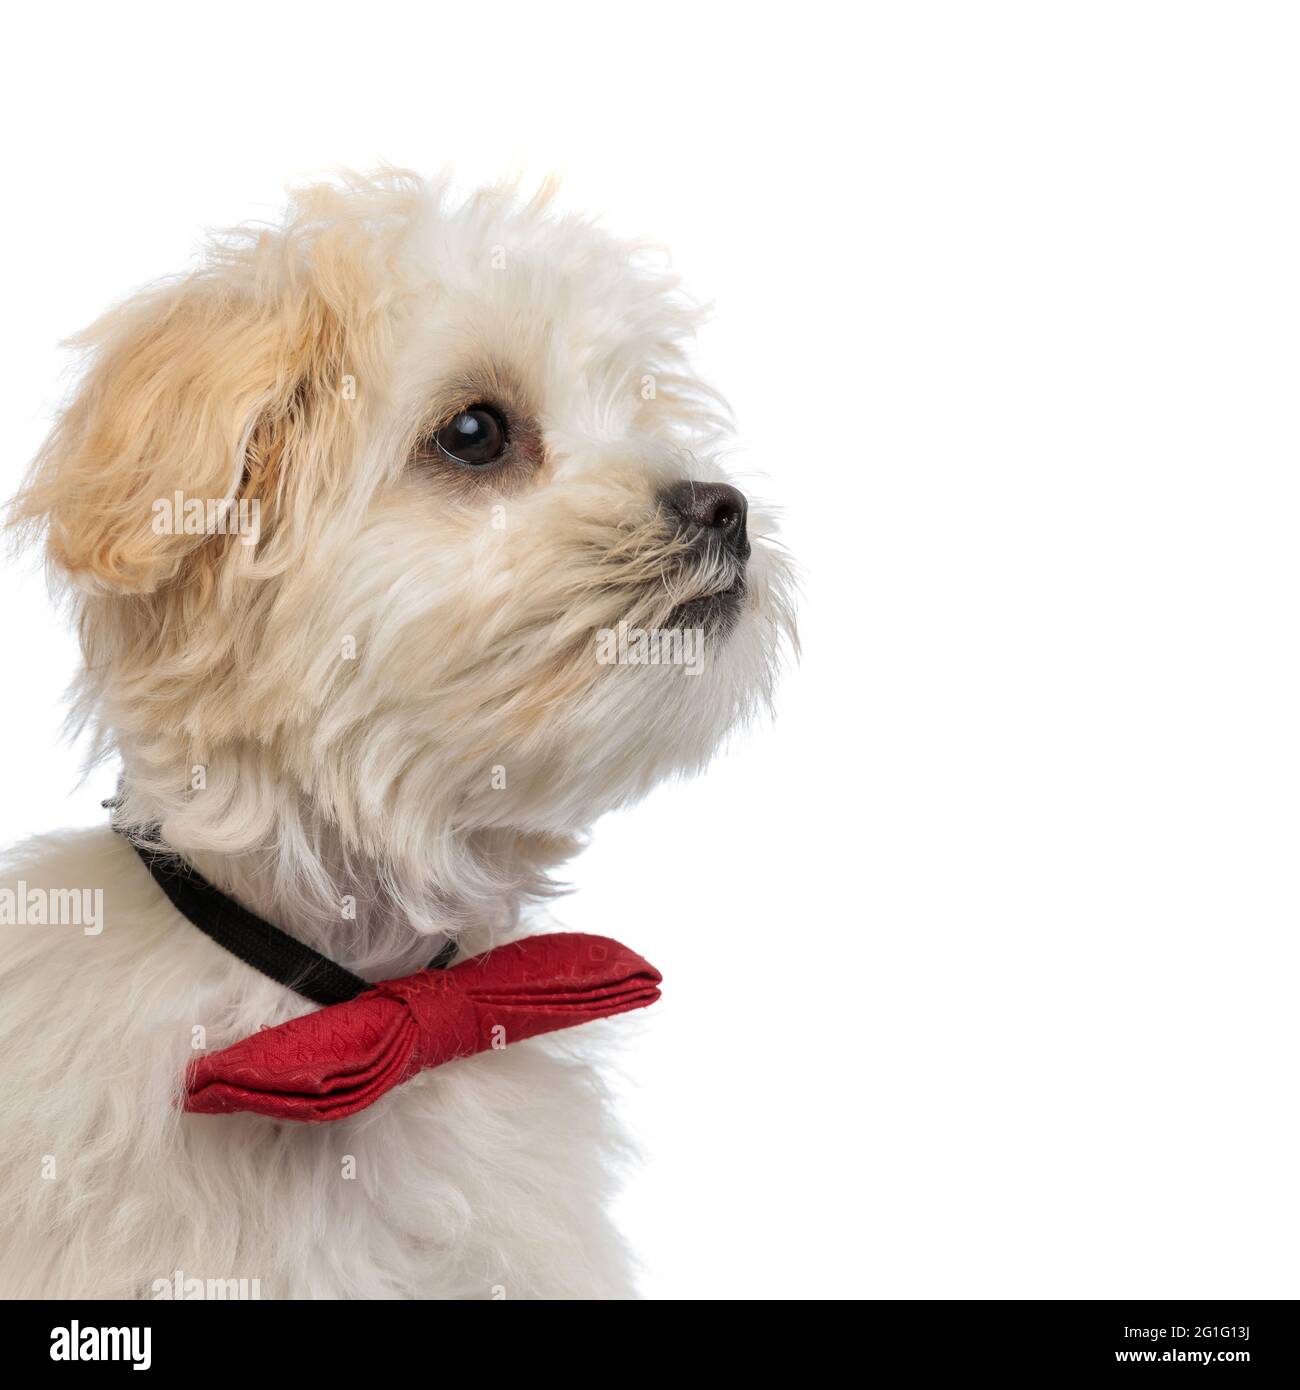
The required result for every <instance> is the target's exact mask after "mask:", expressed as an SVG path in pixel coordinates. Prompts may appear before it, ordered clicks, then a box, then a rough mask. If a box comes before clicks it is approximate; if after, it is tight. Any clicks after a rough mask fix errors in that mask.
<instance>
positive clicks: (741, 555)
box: [659, 482, 749, 560]
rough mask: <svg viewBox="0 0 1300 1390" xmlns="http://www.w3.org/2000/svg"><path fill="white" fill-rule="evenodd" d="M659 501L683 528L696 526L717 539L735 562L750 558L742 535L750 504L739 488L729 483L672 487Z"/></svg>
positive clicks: (743, 534) (660, 495)
mask: <svg viewBox="0 0 1300 1390" xmlns="http://www.w3.org/2000/svg"><path fill="white" fill-rule="evenodd" d="M659 500H660V501H661V502H662V503H663V505H664V506H665V507H666V508H667V510H668V511H669V512H670V513H671V514H672V515H673V516H675V517H676V518H677V519H678V520H679V521H680V522H681V523H682V525H683V526H685V527H694V526H698V527H700V528H702V529H703V530H704V531H706V532H707V533H709V534H711V535H715V536H717V538H718V540H719V541H721V543H722V545H723V547H724V548H725V549H727V550H729V551H730V552H731V554H733V555H734V556H735V557H736V559H738V560H746V559H748V558H749V536H748V535H747V534H746V532H745V517H746V515H747V513H748V511H749V503H748V502H747V501H746V500H745V494H744V493H743V492H741V490H740V489H739V488H738V487H732V486H731V485H730V484H729V483H692V482H683V483H674V484H673V485H672V487H668V488H665V489H664V490H663V492H661V493H660V494H659Z"/></svg>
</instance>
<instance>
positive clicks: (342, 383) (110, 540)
mask: <svg viewBox="0 0 1300 1390" xmlns="http://www.w3.org/2000/svg"><path fill="white" fill-rule="evenodd" d="M316 233H317V234H316V235H313V236H312V238H311V239H310V241H307V240H306V239H304V238H299V239H298V241H297V242H295V241H294V240H293V239H291V238H290V237H289V236H288V234H287V233H286V234H269V233H259V234H249V236H248V238H247V239H246V242H245V243H244V245H243V246H242V247H241V248H240V249H239V250H238V251H236V250H232V249H231V246H230V244H227V245H226V246H225V247H224V248H222V249H221V250H219V252H218V253H217V254H216V255H215V256H214V257H213V258H212V261H210V263H209V265H208V266H207V267H205V269H203V270H202V271H199V272H197V273H195V274H194V275H191V276H189V277H186V278H185V279H182V280H179V281H172V282H169V283H164V284H163V285H161V286H159V287H157V288H154V289H152V290H148V291H145V292H144V293H142V294H140V295H138V296H137V297H136V298H134V299H132V300H130V301H128V302H127V303H126V304H125V305H124V306H121V307H119V308H117V309H115V310H113V311H111V312H110V313H108V314H106V315H105V316H104V317H103V318H101V319H100V320H99V322H97V323H96V324H94V325H92V327H91V328H89V329H88V330H86V332H85V333H83V334H81V335H79V337H78V338H76V339H74V340H73V344H72V345H73V346H76V347H79V348H81V349H82V350H83V351H84V352H85V353H86V356H87V363H86V369H85V371H84V373H83V375H82V377H81V380H80V383H79V386H78V389H77V392H76V394H75V396H74V397H73V399H72V401H71V403H70V404H69V405H68V406H67V408H66V409H65V411H64V412H63V414H62V416H61V418H60V419H59V421H58V423H57V424H56V426H55V428H54V430H53V431H52V433H51V434H50V436H49V438H48V439H47V441H46V443H45V445H44V446H43V448H42V449H41V451H40V453H39V455H38V456H37V458H36V461H35V463H34V465H33V469H32V473H31V475H30V478H29V481H28V484H27V486H26V488H25V489H24V491H23V492H22V493H21V494H20V496H19V498H18V499H17V502H16V506H15V516H14V520H15V521H16V522H17V523H18V524H19V525H20V526H21V525H24V524H27V525H29V526H40V525H42V524H43V525H44V526H45V527H46V528H47V533H48V550H49V556H50V558H51V560H52V561H53V562H54V563H55V564H56V565H57V566H59V567H60V568H61V569H63V570H64V571H65V572H66V573H67V574H68V575H69V576H70V577H71V578H72V579H73V580H74V581H75V582H76V583H78V584H79V585H80V586H82V587H83V588H89V589H97V590H101V591H104V590H107V591H116V592H120V593H135V594H146V593H151V592H153V591H155V590H157V589H159V588H161V587H164V586H166V585H168V584H170V583H172V582H174V581H176V580H177V578H178V576H179V577H180V578H181V580H182V581H183V582H184V581H187V580H189V579H190V578H194V579H196V581H197V582H202V580H203V579H204V578H205V577H206V578H207V579H208V580H210V579H211V578H212V577H213V570H214V569H215V568H216V567H219V566H220V565H222V564H223V563H224V562H225V561H226V560H227V559H229V558H231V557H234V556H236V555H238V554H239V552H240V550H241V549H242V551H243V554H242V556H241V557H240V559H239V560H238V561H236V560H233V559H232V560H231V562H232V563H247V562H248V560H249V559H250V558H251V556H252V554H253V548H252V547H251V546H245V547H242V548H241V547H239V546H238V545H237V542H238V540H239V539H240V538H239V537H237V536H234V535H231V534H229V532H230V530H231V529H237V528H230V527H227V526H224V525H223V526H222V527H220V528H217V529H218V530H219V533H218V534H213V533H212V531H211V530H210V529H206V530H199V529H198V528H193V529H191V530H189V531H188V532H187V529H186V526H185V525H183V524H178V521H177V519H176V517H175V515H174V502H175V499H176V497H177V494H181V496H182V499H183V501H184V502H185V503H189V504H192V503H193V502H194V501H197V502H198V503H199V504H200V505H201V506H202V508H203V509H204V510H205V511H207V514H208V515H213V514H214V513H213V512H212V511H208V509H209V508H213V507H221V508H225V509H226V510H225V515H226V516H231V515H235V516H248V515H256V516H257V519H258V528H259V529H260V532H261V537H262V540H261V543H262V544H263V545H265V544H266V540H267V536H268V532H269V533H270V534H272V535H273V534H274V528H275V525H276V515H277V508H278V507H280V506H281V505H282V504H283V503H284V502H285V498H286V493H287V492H292V493H295V494H296V495H297V497H298V499H299V500H301V499H302V498H304V497H306V496H308V495H309V494H310V491H311V488H312V483H311V480H310V478H309V477H302V476H299V477H298V478H297V479H296V480H294V479H292V478H291V477H290V476H289V475H290V473H291V471H292V472H294V473H297V474H299V475H301V474H304V473H308V474H309V473H310V471H311V470H313V469H324V470H325V476H326V477H328V478H331V479H333V480H334V481H335V482H337V478H338V462H339V450H340V449H341V448H342V447H343V446H344V445H345V443H346V440H347V438H348V437H349V436H350V433H351V430H352V428H353V427H354V425H355V420H354V418H353V417H354V411H353V410H352V408H351V404H352V403H351V402H350V401H349V399H348V393H347V383H348V382H350V381H354V380H355V377H352V376H349V371H352V372H355V371H356V370H357V365H356V363H357V359H358V357H359V358H361V359H363V360H364V359H366V358H367V354H368V353H370V352H371V351H372V349H371V348H370V347H367V346H366V345H365V344H364V343H360V342H359V340H360V338H361V337H362V335H361V333H360V332H359V331H358V328H359V325H358V316H359V315H360V316H364V314H365V312H366V308H365V306H364V305H362V304H360V303H359V302H358V296H357V295H356V294H355V293H354V291H355V289H356V288H357V285H358V274H357V270H358V266H357V259H358V257H357V255H356V247H355V246H350V245H349V242H348V240H347V238H345V237H342V236H339V235H333V236H331V235H327V234H324V233H320V232H319V223H318V224H317V226H316ZM372 318H373V315H372ZM349 354H352V357H353V365H352V367H351V368H349ZM367 365H371V366H372V365H373V358H371V359H370V361H369V362H368V363H367ZM375 375H376V374H375V373H374V372H372V375H371V379H372V380H374V379H375ZM253 502H255V503H256V504H257V506H256V509H253V508H241V507H240V504H241V503H253ZM169 508H171V509H173V510H172V511H171V512H169V511H168V509H169ZM235 508H239V510H233V509H235ZM160 518H163V519H164V521H167V522H168V524H164V525H159V519H160Z"/></svg>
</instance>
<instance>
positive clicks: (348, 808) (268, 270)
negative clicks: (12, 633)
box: [18, 174, 790, 892]
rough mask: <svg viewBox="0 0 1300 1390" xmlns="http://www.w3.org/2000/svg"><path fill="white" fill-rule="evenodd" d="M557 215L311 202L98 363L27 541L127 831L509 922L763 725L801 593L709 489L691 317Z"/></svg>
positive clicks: (95, 338)
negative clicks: (533, 888) (69, 630)
mask: <svg viewBox="0 0 1300 1390" xmlns="http://www.w3.org/2000/svg"><path fill="white" fill-rule="evenodd" d="M548 204H549V195H548V194H547V193H545V192H544V193H543V194H542V195H541V196H539V197H537V198H534V199H532V200H531V201H520V200H519V199H518V198H517V197H516V196H515V194H514V193H513V192H512V191H511V190H509V189H502V190H496V191H491V192H486V193H482V194H479V195H477V196H475V197H472V198H470V199H469V200H468V201H465V202H462V203H459V204H453V203H452V202H451V201H450V200H449V198H448V196H447V195H446V193H445V191H444V190H442V189H441V188H434V187H429V186H427V185H425V184H423V183H422V182H421V181H419V180H417V179H415V178H413V177H411V176H407V175H400V174H386V175H383V176H380V177H377V178H373V179H360V178H358V179H351V180H344V181H342V182H340V183H338V184H333V185H328V186H319V187H313V188H309V189H306V190H304V191H303V192H301V193H300V194H299V195H297V197H296V198H295V200H294V202H293V203H292V204H291V206H290V209H289V211H288V214H287V216H286V219H285V221H284V223H283V224H282V225H280V226H277V227H272V228H253V229H241V230H239V231H237V232H234V233H231V234H229V235H227V236H224V237H222V238H220V239H218V240H216V241H215V242H214V243H213V244H212V245H211V246H210V248H209V249H208V251H207V253H206V255H205V258H204V260H203V263H202V265H201V266H200V268H199V269H198V270H196V271H195V272H193V273H192V274H189V275H187V276H185V277H183V278H179V279H175V280H171V281H167V282H164V283H162V284H160V285H158V286H156V287H154V288H152V289H149V290H147V291H145V292H143V293H142V294H140V295H138V296H137V297H135V298H133V299H131V300H129V301H128V302H126V303H125V304H124V305H122V306H120V307H119V308H116V309H114V310H113V311H112V312H110V313H109V314H107V315H106V316H105V317H104V318H102V319H101V320H100V321H99V322H98V323H97V324H95V325H94V326H93V327H92V328H91V329H90V330H88V331H87V333H86V334H85V335H83V338H82V340H81V344H82V346H83V348H84V349H85V351H86V353H87V363H86V369H85V372H84V374H83V376H82V378H81V380H80V385H79V388H78V390H77V392H76V394H75V396H74V398H73V399H72V400H71V402H70V404H69V405H68V407H67V408H66V410H65V411H64V413H63V414H62V416H61V418H60V419H59V421H58V423H57V425H56V427H55V429H54V431H53V433H52V435H51V436H50V438H49V440H48V441H47V443H46V445H45V447H44V449H43V451H42V453H41V455H40V457H39V458H38V459H37V462H36V465H35V468H34V471H33V474H32V477H31V480H30V483H29V485H28V487H27V489H26V491H25V493H24V494H23V496H22V497H21V498H20V501H19V508H18V511H19V516H20V518H21V519H23V520H26V521H27V522H29V523H33V524H39V525H44V526H45V527H46V528H47V530H48V548H49V554H50V557H51V559H52V561H53V563H54V564H55V566H56V567H57V569H58V570H59V571H60V572H61V573H62V574H63V575H65V576H66V577H67V578H68V580H69V581H70V585H69V592H70V594H71V595H72V599H73V602H74V604H75V606H76V608H77V610H78V615H79V623H80V630H81V637H82V642H83V646H84V649H85V655H86V674H85V677H84V680H83V687H82V692H81V700H82V708H83V711H85V712H86V713H88V715H89V716H90V717H91V718H92V719H93V720H94V721H95V722H96V723H97V725H98V726H99V728H100V731H101V736H102V738H103V739H104V741H105V742H106V743H107V744H108V745H110V746H111V747H113V748H114V749H116V751H118V752H119V753H120V755H121V756H122V759H123V762H124V770H125V778H124V785H125V791H126V803H125V807H124V813H125V815H126V817H127V819H128V820H131V821H133V822H134V823H137V824H143V823H146V822H159V823H161V824H162V827H163V832H164V835H165V837H166V838H168V839H169V840H170V841H171V842H172V843H177V844H181V845H186V846H190V847H193V848H198V849H226V850H234V849H241V848H248V847H251V846H254V845H256V844H258V843H271V842H273V841H277V840H278V842H279V843H281V844H282V845H283V844H284V843H286V842H290V841H293V840H294V838H295V837H296V838H297V840H298V841H299V842H300V848H302V850H303V852H304V854H305V853H306V852H307V850H308V848H309V847H310V843H311V841H312V840H313V837H314V836H318V835H319V834H320V828H319V827H320V826H321V825H327V826H328V827H330V829H331V833H334V834H336V835H337V838H338V842H339V843H340V844H342V845H343V846H344V847H345V848H346V849H347V851H348V852H349V853H351V852H356V853H362V854H365V855H366V856H367V857H368V858H370V859H371V860H373V861H375V862H377V863H379V864H382V865H383V866H385V872H386V873H390V874H392V875H394V876H397V877H402V876H405V877H406V878H408V879H410V878H412V877H414V878H416V879H419V878H423V879H424V880H426V881H427V882H431V883H434V882H436V883H441V884H444V885H446V884H449V883H454V884H456V885H457V886H458V890H459V891H464V892H472V891H475V886H476V885H477V887H478V888H480V889H484V890H486V888H488V887H489V886H490V885H491V884H492V883H493V882H496V881H498V880H499V878H500V874H501V871H502V866H503V865H504V864H507V863H508V862H510V860H511V857H512V854H513V856H514V858H516V859H520V858H522V859H527V858H528V857H529V854H530V853H531V854H532V856H533V857H534V858H538V859H541V858H545V857H546V853H547V851H546V850H545V848H544V847H545V846H548V845H550V846H552V847H554V846H558V845H560V844H562V843H563V842H564V841H565V838H566V837H567V836H569V835H571V834H572V833H573V832H575V831H577V830H579V829H581V828H582V827H584V826H586V825H587V824H589V823H590V822H591V820H592V819H593V818H595V817H596V816H598V815H599V814H600V813H602V812H603V811H605V810H607V809H609V808H611V807H613V806H616V805H619V804H620V803H623V802H626V801H628V800H630V799H632V798H634V797H636V796H637V795H639V794H640V793H642V792H643V791H644V790H645V789H647V788H648V787H649V786H650V785H651V784H652V783H654V782H655V781H656V780H658V779H659V778H662V777H664V776H665V775H668V774H671V773H674V772H678V771H686V770H692V769H695V768H698V767H699V766H700V765H701V764H702V763H703V762H704V761H705V760H706V759H707V758H708V757H709V755H710V754H711V752H712V751H713V750H714V749H715V748H716V746H717V745H718V743H719V741H720V740H721V739H722V737H723V736H724V734H725V733H726V732H727V731H728V730H729V729H730V728H732V727H733V726H734V725H735V724H737V722H739V721H742V720H743V719H744V718H745V717H746V716H747V715H748V714H749V713H751V712H752V711H753V710H754V709H755V708H756V707H759V706H761V705H762V704H763V702H764V701H765V699H766V698H767V697H768V695H769V692H770V689H771V683H772V680H773V673H774V669H775V665H776V662H777V659H778V651H779V648H780V646H781V643H782V638H783V634H786V633H787V632H788V631H789V626H790V624H789V610H788V606H787V571H786V566H785V563H784V561H783V559H782V556H781V553H780V551H779V549H778V548H776V547H775V545H774V544H773V542H772V540H771V533H772V529H773V524H772V519H771V518H770V516H768V515H767V514H766V513H765V512H764V511H763V510H762V509H761V508H760V507H759V506H758V505H757V504H756V503H755V502H754V501H753V500H752V499H747V498H746V497H745V496H744V495H743V494H741V493H740V492H739V491H738V490H737V489H736V488H734V487H733V486H731V485H730V484H729V483H728V482H727V480H726V478H725V476H724V474H723V472H722V470H721V468H720V466H719V464H718V462H717V456H718V451H719V448H720V446H721V443H722V440H723V439H724V437H725V431H726V410H725V407H724V406H723V404H722V402H721V400H720V399H719V397H718V396H717V395H715V393H714V392H713V391H712V390H710V389H709V388H708V387H707V386H705V385H704V384H703V383H702V382H700V381H699V380H697V379H696V377H695V376H694V375H693V373H692V371H691V369H690V366H689V364H688V361H687V358H686V355H685V345H686V343H687V341H688V339H689V337H690V335H691V333H692V331H693V329H694V327H695V324H696V321H697V318H698V312H697V311H696V310H695V309H694V308H693V307H692V306H691V305H690V304H689V303H688V302H687V301H686V300H685V299H684V298H683V297H682V296H681V294H680V292H679V290H678V289H677V286H676V284H675V282H674V280H673V278H672V277H671V276H670V275H669V274H668V273H667V271H666V270H665V269H664V268H663V267H662V265H660V264H659V263H658V261H657V260H656V258H655V257H654V255H653V254H652V253H650V252H648V251H646V250H643V249H641V248H639V247H635V246H629V245H626V244H623V243H621V242H619V241H617V240H615V239H613V238H612V237H610V236H609V235H607V234H605V233H604V232H602V231H600V230H598V229H596V228H595V227H593V226H592V225H591V224H590V223H588V222H585V221H582V220H578V219H575V218H566V217H559V216H556V215H555V214H553V213H552V212H551V211H550V208H549V206H548ZM523 846H532V849H531V850H530V851H528V852H525V851H524V850H523V849H521V847H523ZM507 847H509V848H510V851H511V852H510V853H507ZM539 847H543V848H539ZM551 857H554V855H553V854H552V856H551Z"/></svg>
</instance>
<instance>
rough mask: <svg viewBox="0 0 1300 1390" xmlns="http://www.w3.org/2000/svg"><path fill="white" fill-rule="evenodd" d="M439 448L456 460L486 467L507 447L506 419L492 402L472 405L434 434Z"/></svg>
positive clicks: (478, 466) (476, 466) (474, 466)
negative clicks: (493, 407) (498, 412)
mask: <svg viewBox="0 0 1300 1390" xmlns="http://www.w3.org/2000/svg"><path fill="white" fill-rule="evenodd" d="M433 441H434V443H435V444H436V445H437V446H438V448H439V450H440V451H441V452H442V453H444V454H445V455H446V456H447V457H448V458H449V459H452V460H454V461H455V462H456V463H464V464H469V465H470V466H471V467H473V468H482V467H483V465H484V464H485V463H491V462H493V460H495V459H498V458H500V457H501V455H502V453H503V452H504V451H505V447H506V426H505V421H504V420H503V419H502V418H501V416H500V415H498V414H497V412H496V411H495V410H493V409H492V407H491V406H489V405H472V406H470V407H469V408H468V409H467V410H462V411H461V412H460V414H459V415H457V416H456V417H455V418H454V419H452V420H449V421H448V422H447V424H445V425H444V426H443V427H442V428H441V429H440V430H439V431H438V432H437V434H435V435H434V436H433Z"/></svg>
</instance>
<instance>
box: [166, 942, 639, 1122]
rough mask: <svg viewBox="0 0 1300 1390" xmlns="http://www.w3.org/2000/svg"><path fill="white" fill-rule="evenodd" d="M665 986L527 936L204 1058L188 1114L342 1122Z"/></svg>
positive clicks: (195, 1070)
mask: <svg viewBox="0 0 1300 1390" xmlns="http://www.w3.org/2000/svg"><path fill="white" fill-rule="evenodd" d="M662 978H663V977H662V976H661V975H660V974H659V972H658V971H657V970H656V969H655V968H654V966H652V965H650V964H649V963H648V962H647V961H644V960H642V958H641V957H640V956H638V955H637V954H636V952H635V951H629V950H628V948H627V947H626V946H621V945H619V943H618V942H617V941H611V940H610V939H609V938H608V937H604V936H586V935H584V934H582V933H580V932H555V933H553V934H546V935H542V936H529V937H525V938H524V939H523V940H521V941H514V942H511V943H510V944H509V945H507V946H498V947H497V948H496V949H495V950H492V951H487V952H485V953H484V954H483V955H481V956H475V957H474V958H473V959H472V960H466V961H462V962H461V963H460V964H459V965H453V966H452V967H451V968H450V969H447V970H420V971H417V972H416V973H415V974H414V975H407V976H405V977H404V978H402V979H400V980H385V981H383V983H381V984H378V985H376V986H375V987H374V988H373V989H369V990H367V991H366V992H365V993H364V994H359V995H358V996H357V997H356V998H355V999H352V1000H349V1001H348V1002H347V1003H346V1004H332V1005H330V1006H329V1007H328V1008H324V1009H319V1010H317V1011H316V1012H315V1013H311V1014H304V1015H303V1016H302V1017H301V1018H295V1019H292V1020H290V1022H288V1023H281V1024H280V1025H279V1026H278V1027H275V1028H264V1029H263V1030H262V1031H261V1032H260V1033H255V1034H254V1035H253V1036H252V1037H251V1038H244V1039H243V1041H242V1042H237V1043H235V1044H234V1045H233V1046H232V1047H227V1048H223V1049H222V1050H221V1051H220V1052H213V1053H210V1054H209V1055H207V1056H205V1057H200V1058H199V1059H198V1060H197V1061H196V1062H194V1063H193V1065H192V1066H191V1067H190V1069H189V1074H188V1076H187V1078H186V1082H187V1088H188V1094H187V1095H186V1098H185V1109H186V1110H191V1111H195V1112H197V1113H199V1114H203V1115H224V1114H228V1113H229V1112H231V1111H233V1110H251V1111H254V1112H255V1113H256V1114H258V1115H269V1116H271V1117H273V1118H274V1119H278V1120H317V1121H319V1120H341V1119H343V1118H344V1117H345V1116H348V1115H355V1114H356V1113H357V1111H358V1110H364V1109H365V1108H366V1106H368V1105H373V1104H374V1103H375V1101H377V1100H378V1099H379V1097H380V1096H382V1095H384V1094H385V1093H386V1092H388V1091H391V1090H392V1089H393V1087H394V1086H398V1085H400V1084H401V1083H402V1082H403V1081H407V1080H409V1079H410V1078H411V1077H412V1076H414V1075H415V1073H416V1072H418V1071H421V1070H423V1069H424V1068H425V1067H438V1066H441V1065H442V1064H443V1063H444V1062H450V1061H453V1060H454V1059H455V1058H457V1057H468V1056H470V1055H471V1054H473V1053H475V1052H485V1051H487V1050H488V1049H490V1048H491V1049H495V1048H501V1047H504V1046H505V1045H506V1044H507V1043H512V1042H519V1041H521V1040H522V1039H524V1038H532V1037H536V1036H537V1035H538V1034H539V1033H551V1032H554V1031H555V1030H556V1029H557V1028H572V1027H573V1026H574V1025H575V1024H578V1023H587V1022H589V1021H590V1020H591V1019H593V1018H608V1017H609V1016H610V1015H612V1014H621V1013H626V1012H627V1011H628V1010H629V1009H641V1008H644V1007H645V1006H646V1005H647V1004H653V1003H654V1002H655V1000H656V999H658V998H659V985H660V983H661V982H662Z"/></svg>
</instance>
